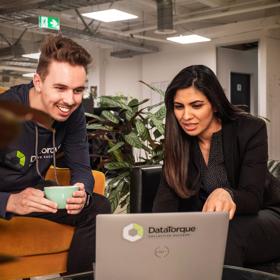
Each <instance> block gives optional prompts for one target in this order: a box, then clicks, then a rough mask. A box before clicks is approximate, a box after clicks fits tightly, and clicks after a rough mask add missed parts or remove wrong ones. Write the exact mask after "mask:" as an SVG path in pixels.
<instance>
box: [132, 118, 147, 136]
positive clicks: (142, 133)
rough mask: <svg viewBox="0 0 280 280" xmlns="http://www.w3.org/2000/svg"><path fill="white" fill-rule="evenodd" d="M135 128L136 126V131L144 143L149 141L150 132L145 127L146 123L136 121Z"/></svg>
mask: <svg viewBox="0 0 280 280" xmlns="http://www.w3.org/2000/svg"><path fill="white" fill-rule="evenodd" d="M135 126H136V130H137V132H138V134H139V136H140V137H141V139H142V140H144V141H145V140H147V139H148V137H149V131H148V129H147V127H146V126H145V125H144V123H143V122H141V121H140V120H136V122H135Z"/></svg>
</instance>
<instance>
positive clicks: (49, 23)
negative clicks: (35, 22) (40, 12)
mask: <svg viewBox="0 0 280 280" xmlns="http://www.w3.org/2000/svg"><path fill="white" fill-rule="evenodd" d="M39 27H40V28H48V29H54V30H59V29H60V20H59V18H57V17H45V16H39Z"/></svg>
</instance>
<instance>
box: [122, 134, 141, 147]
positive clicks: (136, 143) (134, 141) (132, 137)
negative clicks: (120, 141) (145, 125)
mask: <svg viewBox="0 0 280 280" xmlns="http://www.w3.org/2000/svg"><path fill="white" fill-rule="evenodd" d="M124 139H125V141H126V143H128V144H129V145H131V146H132V147H134V148H138V149H141V148H142V142H141V140H140V139H139V137H138V136H137V134H136V133H134V132H130V133H129V134H128V135H124Z"/></svg>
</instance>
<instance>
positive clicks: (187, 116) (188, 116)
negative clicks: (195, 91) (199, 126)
mask: <svg viewBox="0 0 280 280" xmlns="http://www.w3.org/2000/svg"><path fill="white" fill-rule="evenodd" d="M191 118H192V113H191V112H190V110H186V109H185V110H184V113H183V119H184V120H189V119H191Z"/></svg>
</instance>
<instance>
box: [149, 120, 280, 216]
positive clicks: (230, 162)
mask: <svg viewBox="0 0 280 280" xmlns="http://www.w3.org/2000/svg"><path fill="white" fill-rule="evenodd" d="M222 137H223V152H224V160H225V167H226V171H227V176H228V180H229V183H230V189H231V190H232V192H233V197H234V202H235V203H236V213H239V214H255V213H257V212H258V211H259V210H260V209H262V208H264V207H265V206H266V205H268V204H269V202H268V201H264V197H265V198H267V199H270V198H269V194H265V195H264V192H265V190H266V189H267V190H266V192H267V191H268V192H270V190H269V188H270V187H269V186H271V182H272V181H273V178H272V175H270V173H269V172H268V169H267V160H268V145H267V130H266V124H265V122H264V121H263V120H262V119H259V118H256V117H253V116H250V115H242V116H240V117H239V118H238V119H237V120H235V121H230V122H227V123H223V124H222ZM199 172H200V171H199V168H198V166H197V163H196V159H195V158H192V153H191V151H190V164H189V173H188V174H189V177H188V185H189V184H195V186H193V187H194V188H195V189H196V190H197V193H198V190H199V188H200V180H196V178H199ZM274 181H275V178H274ZM274 183H275V182H274ZM277 183H278V182H277ZM220 187H223V186H220ZM277 187H278V188H279V191H280V187H279V184H278V186H277ZM274 200H275V198H274ZM277 202H279V203H280V197H279V200H278V198H277V201H276V203H277ZM200 203H202V202H200ZM274 203H275V201H274ZM201 208H202V205H199V200H198V199H197V195H195V196H193V197H191V198H187V199H182V198H179V197H178V195H177V194H176V193H175V192H174V191H173V189H172V188H170V187H169V186H168V184H167V183H166V180H165V179H164V176H162V180H161V183H160V186H159V189H158V192H157V195H156V198H155V201H154V207H153V210H154V211H155V212H174V211H188V210H192V209H194V210H198V209H201Z"/></svg>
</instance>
